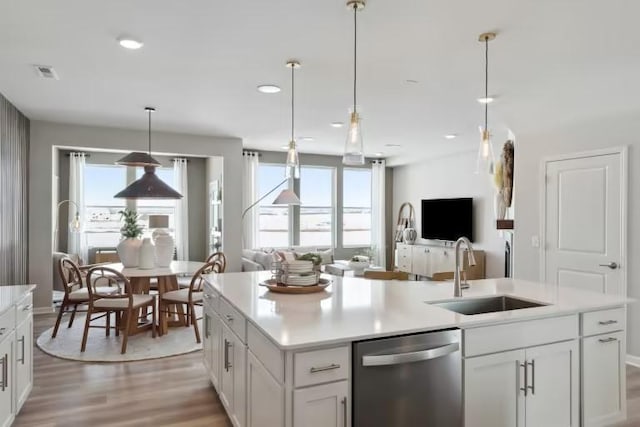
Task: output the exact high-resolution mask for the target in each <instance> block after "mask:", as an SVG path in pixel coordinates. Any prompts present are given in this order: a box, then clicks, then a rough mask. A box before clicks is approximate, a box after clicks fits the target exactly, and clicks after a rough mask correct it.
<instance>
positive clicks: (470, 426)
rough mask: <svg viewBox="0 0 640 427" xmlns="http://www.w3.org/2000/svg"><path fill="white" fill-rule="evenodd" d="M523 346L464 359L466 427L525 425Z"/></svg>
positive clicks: (520, 426)
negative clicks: (520, 348)
mask: <svg viewBox="0 0 640 427" xmlns="http://www.w3.org/2000/svg"><path fill="white" fill-rule="evenodd" d="M524 363H525V353H524V350H514V351H505V352H503V353H496V354H490V355H488V356H480V357H472V358H470V359H466V360H465V361H464V419H465V421H464V425H465V427H487V426H491V427H516V426H518V427H523V426H524V415H525V414H524V411H525V396H524V393H525V381H524V369H525V365H524Z"/></svg>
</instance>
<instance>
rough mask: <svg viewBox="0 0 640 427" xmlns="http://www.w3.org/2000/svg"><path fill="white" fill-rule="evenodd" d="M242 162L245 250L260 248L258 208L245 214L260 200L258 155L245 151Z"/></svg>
mask: <svg viewBox="0 0 640 427" xmlns="http://www.w3.org/2000/svg"><path fill="white" fill-rule="evenodd" d="M242 161H243V177H242V212H243V215H244V216H243V218H242V221H243V222H242V245H243V248H244V249H252V248H256V247H257V246H258V207H257V206H254V207H252V208H251V209H249V210H248V211H246V213H244V212H245V210H246V209H247V208H248V207H249V206H251V205H252V204H254V203H255V201H256V200H257V199H258V196H257V193H258V165H259V160H258V153H256V152H252V151H245V152H243V153H242Z"/></svg>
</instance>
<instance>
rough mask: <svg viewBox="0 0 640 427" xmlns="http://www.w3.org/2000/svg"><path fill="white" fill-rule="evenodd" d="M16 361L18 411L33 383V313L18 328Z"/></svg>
mask: <svg viewBox="0 0 640 427" xmlns="http://www.w3.org/2000/svg"><path fill="white" fill-rule="evenodd" d="M15 361H16V362H15V366H16V374H15V378H16V381H15V386H16V406H15V407H16V413H17V412H18V411H20V408H22V405H23V404H24V402H25V401H26V400H27V397H28V396H29V393H30V392H31V387H32V385H33V315H29V317H27V319H26V320H24V321H23V322H22V323H21V324H20V325H19V326H18V328H17V329H16V346H15Z"/></svg>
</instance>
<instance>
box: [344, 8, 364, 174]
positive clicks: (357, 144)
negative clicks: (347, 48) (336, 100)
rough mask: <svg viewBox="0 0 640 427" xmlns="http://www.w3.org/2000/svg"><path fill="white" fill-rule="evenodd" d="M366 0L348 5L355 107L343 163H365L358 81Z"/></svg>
mask: <svg viewBox="0 0 640 427" xmlns="http://www.w3.org/2000/svg"><path fill="white" fill-rule="evenodd" d="M364 6H365V2H364V0H349V1H347V7H348V8H349V9H351V10H353V109H352V110H351V117H350V119H349V132H348V133H347V141H346V142H345V145H344V156H343V157H342V163H344V164H345V165H364V144H363V142H362V128H361V126H360V115H359V114H358V111H357V107H356V105H357V82H358V11H359V10H362V9H364Z"/></svg>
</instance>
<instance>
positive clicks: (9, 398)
mask: <svg viewBox="0 0 640 427" xmlns="http://www.w3.org/2000/svg"><path fill="white" fill-rule="evenodd" d="M2 337H5V338H4V339H3V340H2V342H1V343H0V426H1V427H6V426H10V425H11V423H13V419H14V416H15V413H16V411H15V404H14V393H15V386H14V384H13V379H14V362H13V354H14V346H15V333H14V332H11V333H9V334H8V335H6V333H5V334H3V335H2Z"/></svg>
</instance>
